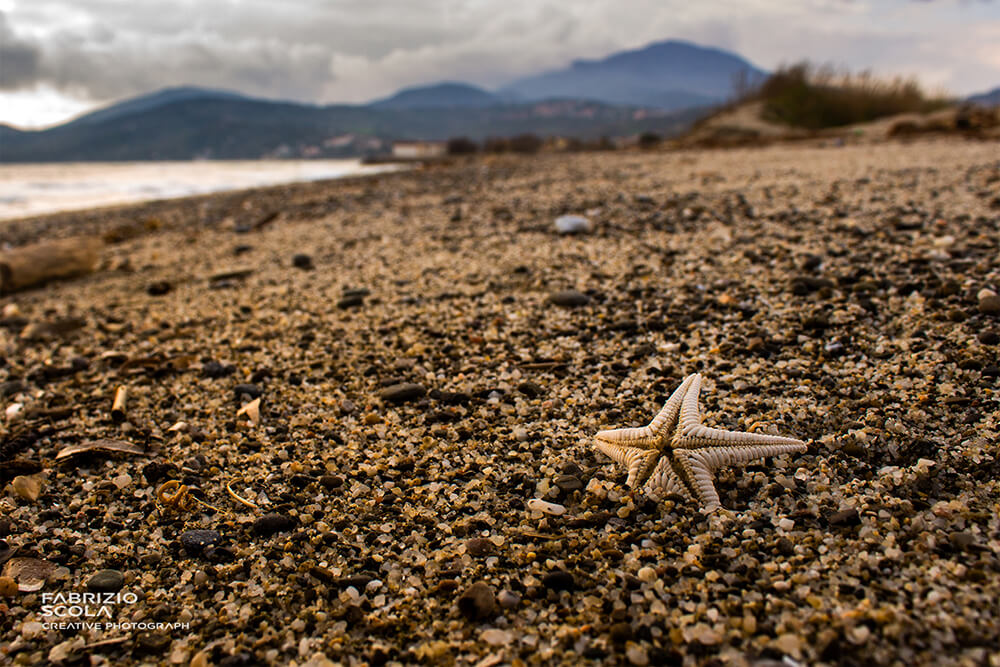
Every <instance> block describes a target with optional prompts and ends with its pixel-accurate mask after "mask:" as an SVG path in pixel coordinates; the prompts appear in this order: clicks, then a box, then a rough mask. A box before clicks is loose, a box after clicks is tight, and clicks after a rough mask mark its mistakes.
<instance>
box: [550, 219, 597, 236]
mask: <svg viewBox="0 0 1000 667" xmlns="http://www.w3.org/2000/svg"><path fill="white" fill-rule="evenodd" d="M590 229H591V224H590V220H589V219H587V218H585V217H583V216H582V215H560V216H559V217H558V218H556V231H557V232H559V233H560V234H586V233H587V232H589V231H590Z"/></svg>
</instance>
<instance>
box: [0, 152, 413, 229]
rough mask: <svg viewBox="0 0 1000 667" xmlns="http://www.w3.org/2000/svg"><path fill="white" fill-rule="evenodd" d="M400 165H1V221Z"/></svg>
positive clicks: (281, 162)
mask: <svg viewBox="0 0 1000 667" xmlns="http://www.w3.org/2000/svg"><path fill="white" fill-rule="evenodd" d="M398 168H399V167H398V166H396V165H363V164H361V161H360V160H249V161H207V160H206V161H196V162H107V163H105V162H73V163H56V164H0V220H10V219H13V218H22V217H27V216H34V215H42V214H45V213H56V212H61V211H73V210H79V209H87V208H95V207H99V206H111V205H115V204H129V203H136V202H143V201H148V200H153V199H172V198H175V197H188V196H191V195H201V194H207V193H211V192H223V191H226V190H241V189H244V188H254V187H260V186H266V185H279V184H283V183H297V182H302V181H320V180H326V179H331V178H342V177H345V176H356V175H361V174H374V173H379V172H384V171H388V170H393V169H398Z"/></svg>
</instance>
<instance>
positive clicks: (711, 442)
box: [672, 423, 806, 451]
mask: <svg viewBox="0 0 1000 667" xmlns="http://www.w3.org/2000/svg"><path fill="white" fill-rule="evenodd" d="M672 444H673V446H674V447H680V448H682V449H689V448H692V447H730V446H755V445H756V446H761V445H784V446H789V447H799V448H801V449H797V450H792V451H805V448H806V443H804V442H802V441H801V440H798V439H796V438H785V437H782V436H780V435H767V434H765V433H744V432H742V431H726V430H723V429H721V428H711V427H709V426H704V425H703V424H698V423H694V424H688V425H687V426H686V427H684V428H683V429H682V430H680V431H679V432H678V433H677V435H676V436H675V437H674V442H673V443H672Z"/></svg>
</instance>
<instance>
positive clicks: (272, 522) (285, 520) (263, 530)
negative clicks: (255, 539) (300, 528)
mask: <svg viewBox="0 0 1000 667" xmlns="http://www.w3.org/2000/svg"><path fill="white" fill-rule="evenodd" d="M295 526H296V521H295V519H294V518H292V517H290V516H288V515H286V514H265V515H264V516H262V517H260V518H259V519H257V520H256V521H254V522H253V532H255V533H257V534H258V535H260V536H262V537H270V536H271V535H274V534H276V533H284V532H287V531H289V530H291V529H292V528H294V527H295Z"/></svg>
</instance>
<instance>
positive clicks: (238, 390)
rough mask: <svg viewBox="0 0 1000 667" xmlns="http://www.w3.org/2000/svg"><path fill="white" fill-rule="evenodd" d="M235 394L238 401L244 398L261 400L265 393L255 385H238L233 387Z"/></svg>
mask: <svg viewBox="0 0 1000 667" xmlns="http://www.w3.org/2000/svg"><path fill="white" fill-rule="evenodd" d="M233 393H234V394H236V399H237V400H240V399H241V398H242V397H243V396H249V397H250V398H260V397H261V395H262V394H263V393H264V392H263V390H262V389H261V388H260V387H258V386H257V385H255V384H238V385H236V386H235V387H233Z"/></svg>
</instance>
